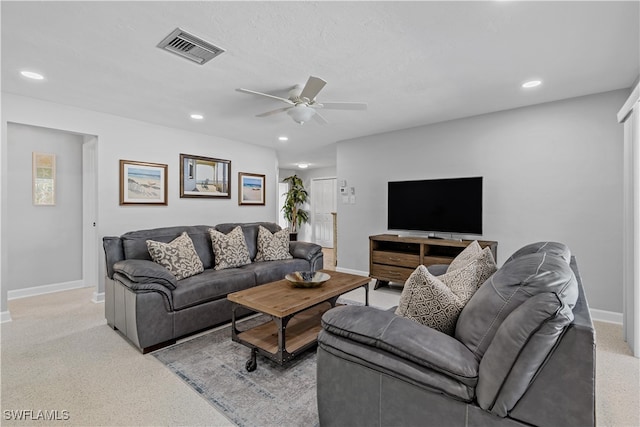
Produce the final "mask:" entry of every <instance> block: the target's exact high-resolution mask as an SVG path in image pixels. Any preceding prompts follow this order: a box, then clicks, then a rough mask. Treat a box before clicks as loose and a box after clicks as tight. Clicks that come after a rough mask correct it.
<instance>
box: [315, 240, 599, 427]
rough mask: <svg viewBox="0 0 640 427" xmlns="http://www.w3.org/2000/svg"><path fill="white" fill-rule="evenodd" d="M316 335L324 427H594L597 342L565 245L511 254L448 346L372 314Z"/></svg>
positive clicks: (337, 316) (341, 316)
mask: <svg viewBox="0 0 640 427" xmlns="http://www.w3.org/2000/svg"><path fill="white" fill-rule="evenodd" d="M322 327H323V329H322V331H321V332H320V335H319V337H318V346H319V347H318V367H317V369H318V371H317V393H318V397H317V398H318V411H319V416H320V424H321V425H322V426H344V425H349V426H368V427H371V426H498V425H505V426H532V425H534V426H581V427H586V426H594V425H595V332H594V327H593V323H592V320H591V317H590V314H589V307H588V304H587V300H586V298H585V295H584V289H583V287H582V282H581V279H580V275H579V272H578V268H577V265H576V261H575V258H573V257H571V255H570V252H569V250H568V248H567V247H566V246H565V245H562V244H559V243H552V242H540V243H536V244H532V245H528V246H526V247H524V248H522V249H521V250H519V251H518V252H516V253H515V254H514V255H513V256H512V257H510V258H509V259H508V260H507V261H506V262H505V263H504V265H503V266H502V267H501V268H500V269H499V270H498V271H497V272H496V273H495V274H494V275H493V276H491V277H490V278H489V279H488V280H487V281H486V282H485V283H484V284H483V285H481V286H480V287H479V289H478V291H477V292H476V293H475V294H474V296H473V297H472V298H471V300H470V301H469V302H468V303H467V305H466V306H465V308H464V309H463V311H462V312H461V314H460V316H459V318H458V322H457V325H456V331H455V334H454V336H449V335H446V334H443V333H441V332H439V331H436V330H434V329H431V328H429V327H426V326H423V325H421V324H418V323H416V322H414V321H412V320H410V319H406V318H403V317H400V316H396V315H395V314H394V312H393V311H391V310H390V311H383V310H378V309H375V308H372V307H355V306H345V307H339V308H334V309H332V310H329V311H328V312H327V313H325V315H324V316H323V319H322Z"/></svg>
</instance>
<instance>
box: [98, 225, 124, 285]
mask: <svg viewBox="0 0 640 427" xmlns="http://www.w3.org/2000/svg"><path fill="white" fill-rule="evenodd" d="M102 247H103V248H104V257H105V261H106V267H107V277H108V278H109V279H113V265H114V264H115V263H116V262H118V261H121V260H123V259H124V248H123V247H122V239H120V238H119V237H114V236H105V237H103V238H102Z"/></svg>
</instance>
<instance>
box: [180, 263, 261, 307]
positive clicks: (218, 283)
mask: <svg viewBox="0 0 640 427" xmlns="http://www.w3.org/2000/svg"><path fill="white" fill-rule="evenodd" d="M255 285H256V281H255V275H254V274H253V273H252V272H250V271H244V270H241V269H239V268H228V269H225V270H213V269H209V270H205V271H204V272H203V273H201V274H198V275H196V276H192V277H189V278H188V279H184V280H180V281H179V282H178V284H177V286H176V289H175V290H174V291H173V306H174V309H175V310H181V309H183V308H187V307H191V306H194V305H198V304H202V303H205V302H207V301H213V300H218V299H221V298H226V297H227V294H229V293H231V292H236V291H240V290H243V289H247V288H250V287H252V286H255Z"/></svg>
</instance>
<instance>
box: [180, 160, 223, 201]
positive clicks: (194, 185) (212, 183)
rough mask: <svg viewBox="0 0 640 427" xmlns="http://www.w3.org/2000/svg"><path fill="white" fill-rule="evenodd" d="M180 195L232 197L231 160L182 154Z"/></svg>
mask: <svg viewBox="0 0 640 427" xmlns="http://www.w3.org/2000/svg"><path fill="white" fill-rule="evenodd" d="M180 197H193V198H222V199H230V198H231V160H222V159H214V158H211V157H203V156H193V155H191V154H180Z"/></svg>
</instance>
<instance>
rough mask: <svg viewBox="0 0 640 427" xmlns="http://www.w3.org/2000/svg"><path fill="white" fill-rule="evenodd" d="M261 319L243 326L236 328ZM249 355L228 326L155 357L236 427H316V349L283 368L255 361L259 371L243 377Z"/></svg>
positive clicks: (248, 320) (259, 357) (242, 327)
mask: <svg viewBox="0 0 640 427" xmlns="http://www.w3.org/2000/svg"><path fill="white" fill-rule="evenodd" d="M261 317H262V319H261ZM263 319H264V317H263V316H260V317H254V318H250V319H247V320H244V321H243V322H241V323H239V325H238V328H239V329H241V330H244V329H247V328H248V327H249V326H251V324H259V323H263V322H264V320H263ZM250 354H251V351H250V350H249V348H247V347H245V346H243V345H241V344H238V343H235V342H233V341H231V327H230V326H227V327H225V328H222V329H220V330H217V331H213V332H210V333H207V334H205V335H201V336H199V337H196V338H194V339H191V340H189V341H186V342H182V343H179V344H176V345H173V346H171V347H167V348H164V349H161V350H158V351H156V352H154V353H153V355H154V356H155V357H156V358H157V359H158V360H159V361H161V362H162V363H164V364H165V365H166V366H167V367H168V368H169V369H171V370H172V371H173V372H174V373H175V374H176V375H178V376H179V377H180V378H181V379H182V380H183V381H185V382H186V383H187V384H188V385H189V386H191V388H193V389H194V390H195V391H196V392H198V393H200V394H201V395H202V396H203V397H204V398H205V399H207V401H209V403H211V404H212V405H214V406H215V407H216V408H217V409H218V410H219V411H220V412H221V413H222V414H224V415H225V416H226V417H227V418H229V420H231V421H232V422H233V423H235V424H236V425H238V426H246V427H253V426H305V427H307V426H317V425H319V423H318V408H317V403H316V351H315V349H311V350H309V351H307V352H305V353H304V354H303V355H302V356H300V357H299V358H298V359H294V360H293V361H291V362H289V364H287V365H286V366H285V367H281V366H279V365H278V364H276V363H274V362H272V361H270V360H269V359H267V358H265V357H263V356H260V355H258V368H257V369H256V370H255V371H253V372H247V370H246V369H245V363H246V361H247V359H248V358H249V356H250Z"/></svg>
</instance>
